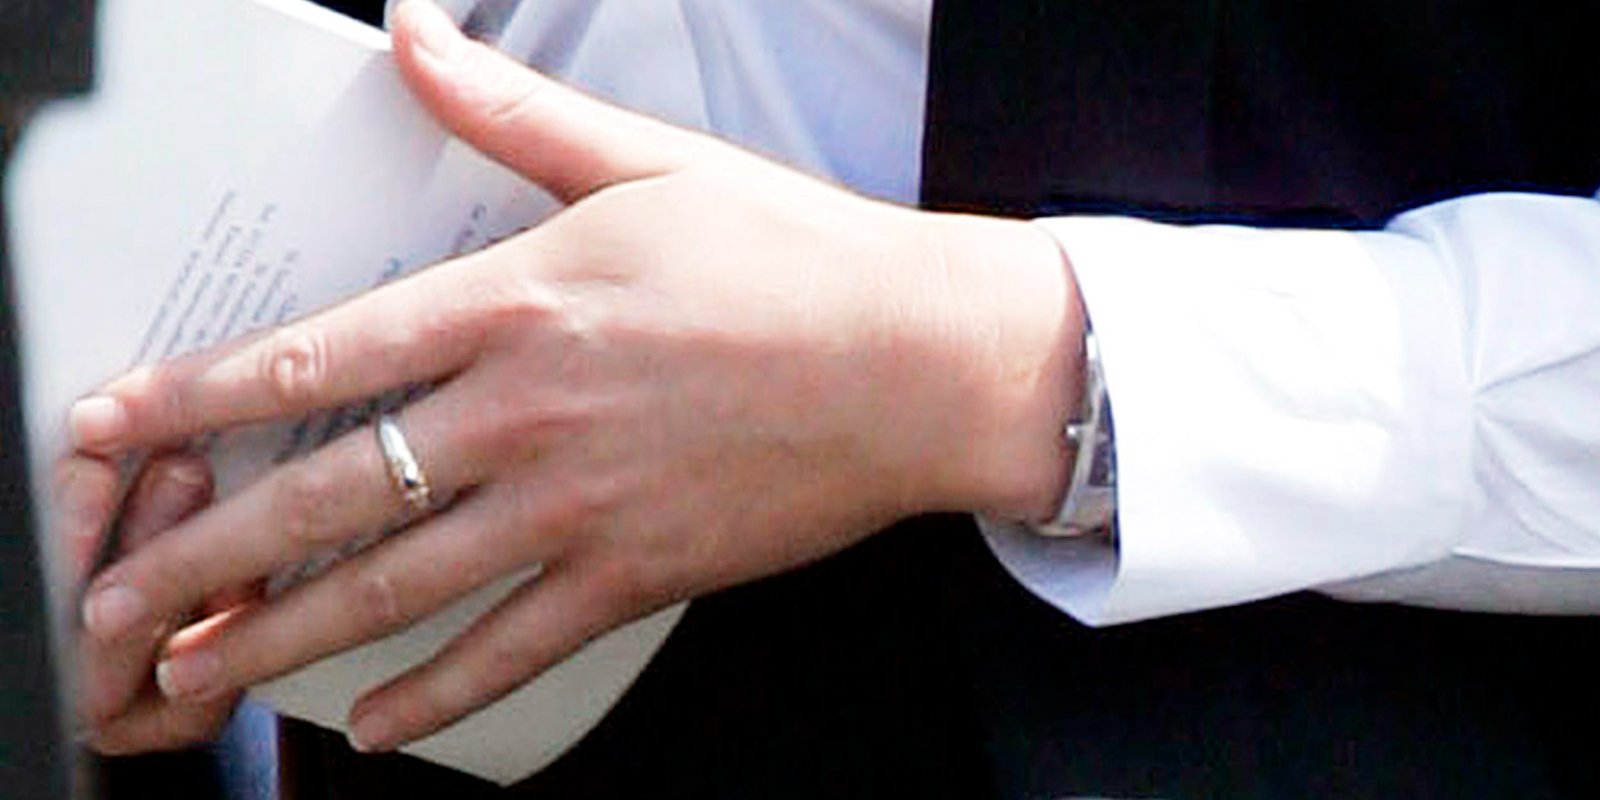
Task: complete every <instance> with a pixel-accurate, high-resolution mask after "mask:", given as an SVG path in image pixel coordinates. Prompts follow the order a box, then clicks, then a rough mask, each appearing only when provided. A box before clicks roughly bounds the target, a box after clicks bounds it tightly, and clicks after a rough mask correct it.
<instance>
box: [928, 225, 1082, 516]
mask: <svg viewBox="0 0 1600 800" xmlns="http://www.w3.org/2000/svg"><path fill="white" fill-rule="evenodd" d="M939 224H940V225H941V226H942V227H943V229H944V231H943V234H942V236H941V245H942V250H943V252H942V255H941V257H942V260H943V262H944V263H945V265H946V268H947V269H949V270H950V271H951V272H952V273H954V274H956V275H957V276H959V277H957V278H954V279H952V286H953V287H955V288H956V291H953V292H952V294H953V295H954V296H953V297H952V301H953V302H955V303H958V304H960V305H961V306H962V308H963V313H964V314H966V315H968V318H967V319H968V322H967V324H966V325H964V326H961V327H962V329H963V330H964V332H965V333H966V334H967V335H966V337H965V341H964V342H963V346H962V347H960V348H958V349H959V351H960V352H961V360H962V364H961V365H960V366H958V367H957V369H958V370H960V372H961V374H963V375H964V376H966V378H967V379H966V380H961V381H956V382H954V385H955V386H957V387H958V390H959V391H962V392H963V393H964V394H963V396H962V397H961V399H960V401H959V405H958V406H957V407H958V408H960V409H962V412H963V413H961V414H959V415H957V417H958V419H957V420H956V422H957V424H958V425H959V430H958V431H957V432H955V433H953V434H952V435H951V436H950V437H949V441H950V442H951V443H952V444H953V445H954V446H955V447H956V448H957V450H958V452H955V453H952V454H950V455H949V456H948V457H946V458H943V459H940V461H941V462H942V464H943V467H944V474H943V475H942V479H943V481H944V485H945V486H947V487H948V493H947V496H948V497H949V498H951V500H952V501H953V502H952V503H951V504H950V505H951V509H950V510H961V511H971V512H977V513H982V514H987V515H992V516H995V517H1000V518H1006V519H1016V520H1027V521H1039V520H1046V519H1050V518H1051V517H1053V516H1054V515H1055V514H1056V512H1057V511H1058V509H1059V507H1060V503H1061V498H1062V494H1063V493H1064V492H1065V489H1066V486H1067V484H1068V482H1069V477H1070V476H1069V472H1070V469H1071V465H1072V461H1073V455H1074V453H1073V448H1072V446H1071V445H1070V444H1069V442H1068V441H1067V440H1066V437H1065V436H1064V428H1065V425H1066V422H1067V421H1068V420H1069V419H1071V418H1073V415H1074V414H1075V412H1076V411H1077V409H1078V408H1079V406H1080V398H1081V395H1082V393H1083V386H1082V380H1083V358H1084V353H1083V333H1084V324H1085V314H1084V310H1083V306H1082V301H1081V299H1080V298H1079V296H1078V287H1077V282H1076V281H1075V280H1074V279H1073V276H1072V269H1071V263H1070V261H1069V260H1068V259H1067V257H1066V255H1065V253H1063V252H1062V250H1061V249H1060V247H1059V246H1058V245H1057V243H1056V241H1055V239H1054V238H1053V237H1051V236H1050V235H1049V234H1048V233H1047V232H1045V231H1044V230H1042V229H1041V228H1039V227H1037V226H1035V225H1032V224H1029V223H1026V222H1020V221H1015V220H996V219H983V218H977V217H962V216H947V217H943V218H941V219H940V220H939ZM968 282H970V283H968Z"/></svg>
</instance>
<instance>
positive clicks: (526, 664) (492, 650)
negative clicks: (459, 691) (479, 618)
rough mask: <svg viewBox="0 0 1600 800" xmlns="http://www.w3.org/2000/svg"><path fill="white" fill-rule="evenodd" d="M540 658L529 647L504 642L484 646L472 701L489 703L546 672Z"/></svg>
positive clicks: (525, 644)
mask: <svg viewBox="0 0 1600 800" xmlns="http://www.w3.org/2000/svg"><path fill="white" fill-rule="evenodd" d="M543 666H544V665H543V663H542V659H541V657H540V654H539V653H538V652H537V651H536V649H535V648H533V647H531V646H530V645H528V644H527V643H525V642H523V641H520V640H515V639H507V638H501V639H498V640H496V641H492V642H490V643H488V644H487V645H485V646H484V652H483V656H482V660H481V665H480V669H479V673H478V675H477V676H476V678H475V680H474V681H473V684H474V686H473V689H472V691H471V692H470V701H471V702H472V703H473V704H479V703H485V702H488V701H490V700H492V699H494V698H497V697H499V696H501V695H504V694H506V693H508V692H510V691H511V690H513V689H515V688H517V687H518V686H521V685H522V684H523V683H526V682H527V681H528V680H529V679H530V678H531V677H532V676H533V675H534V674H536V673H537V672H538V671H539V670H540V669H542V668H543Z"/></svg>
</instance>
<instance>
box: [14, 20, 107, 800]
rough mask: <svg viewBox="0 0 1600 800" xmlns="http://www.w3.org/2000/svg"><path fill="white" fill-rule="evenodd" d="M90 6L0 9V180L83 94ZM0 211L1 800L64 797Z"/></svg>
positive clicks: (64, 778) (64, 777) (63, 754)
mask: <svg viewBox="0 0 1600 800" xmlns="http://www.w3.org/2000/svg"><path fill="white" fill-rule="evenodd" d="M92 10H93V4H92V3H91V2H90V1H89V0H0V178H3V177H4V174H5V161H6V160H7V158H8V157H9V155H10V151H11V146H12V144H13V142H14V141H15V137H16V136H17V134H18V133H19V129H20V125H21V124H22V121H23V120H24V119H25V116H26V110H27V109H28V108H30V107H32V106H33V105H34V104H35V103H38V102H40V101H43V100H46V99H49V98H51V97H54V96H57V95H62V94H68V93H72V92H78V91H82V90H83V89H85V88H86V87H87V86H88V82H89V77H90V69H89V66H90V63H91V61H90V52H89V46H90V38H89V37H90V34H91V28H92V22H93V14H92V13H91V12H92ZM4 219H5V214H4V207H3V204H0V297H3V298H4V299H5V300H6V302H4V303H3V305H0V654H3V656H0V795H4V796H5V797H6V798H8V799H9V798H16V800H31V799H32V798H58V797H65V796H66V792H67V781H68V778H67V775H68V767H67V762H68V759H67V758H66V752H65V750H64V748H63V745H62V739H61V736H60V732H59V731H58V730H57V724H56V722H57V719H58V714H57V710H58V708H59V706H58V703H57V701H56V698H55V696H54V694H53V687H54V681H53V680H51V668H52V666H51V663H50V662H51V659H50V657H49V655H50V644H49V633H48V626H47V625H46V620H47V616H46V612H45V604H44V586H43V582H42V581H41V579H40V577H41V575H40V571H39V565H38V559H37V548H36V543H35V541H34V538H33V537H34V531H33V525H32V514H31V513H30V509H29V503H28V492H27V489H28V476H27V458H26V449H25V447H24V443H23V434H22V424H21V396H20V394H19V392H18V370H17V367H18V365H17V348H16V341H15V336H16V327H15V315H14V313H13V311H14V309H12V307H11V303H10V302H9V298H10V296H11V289H10V270H9V268H8V267H7V261H6V247H5V243H4Z"/></svg>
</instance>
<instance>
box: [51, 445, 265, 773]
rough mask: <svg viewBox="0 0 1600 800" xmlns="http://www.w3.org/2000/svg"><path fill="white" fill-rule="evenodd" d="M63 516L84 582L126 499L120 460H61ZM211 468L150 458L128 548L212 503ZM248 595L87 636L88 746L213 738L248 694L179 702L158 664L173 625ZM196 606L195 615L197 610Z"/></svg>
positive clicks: (123, 547)
mask: <svg viewBox="0 0 1600 800" xmlns="http://www.w3.org/2000/svg"><path fill="white" fill-rule="evenodd" d="M57 475H58V479H57V485H56V491H55V496H56V499H57V509H58V510H59V511H60V513H59V514H57V515H56V516H55V517H54V521H55V524H56V525H57V527H58V529H59V530H58V531H57V534H58V537H59V538H60V540H62V541H65V542H66V543H67V544H68V545H69V547H68V548H66V551H67V554H68V559H69V560H70V562H71V566H72V569H73V572H74V574H75V575H77V576H78V580H79V581H82V580H84V579H86V577H87V576H88V573H89V570H90V569H92V568H93V566H94V562H95V559H96V558H97V556H98V555H99V551H100V549H101V548H102V546H104V543H103V542H102V541H101V535H102V534H103V533H104V522H105V520H106V519H108V518H109V517H110V516H111V514H112V513H113V511H114V509H113V505H114V503H115V502H116V501H117V499H118V498H117V488H118V487H117V467H116V465H115V464H113V463H111V462H109V461H105V460H103V459H98V458H93V457H88V456H81V455H80V456H73V457H70V458H67V459H64V460H63V461H62V463H61V464H60V465H58V471H57ZM211 491H212V482H211V473H210V470H209V469H208V468H207V466H206V464H205V462H204V461H202V460H200V459H198V458H195V457H192V456H182V455H168V456H163V457H160V458H154V459H152V460H150V461H149V462H148V463H147V464H146V465H145V468H144V470H143V471H142V472H141V473H140V475H139V476H138V477H137V479H136V480H135V482H134V484H133V489H132V491H131V492H130V494H129V496H128V498H127V500H126V502H125V509H124V513H123V516H122V523H121V524H122V531H121V532H122V535H121V540H120V541H119V542H118V543H117V545H118V547H119V548H120V549H119V552H120V553H121V554H122V555H124V556H125V555H127V554H129V553H132V552H134V551H136V550H138V549H140V548H142V547H144V546H145V545H147V544H148V543H149V542H150V541H152V540H153V539H154V537H155V536H156V535H158V534H159V533H161V532H162V531H164V530H166V529H168V528H171V527H173V526H175V525H177V524H179V523H181V522H183V521H184V520H185V519H187V518H188V517H190V516H192V515H193V514H194V513H195V512H197V511H198V510H200V509H201V508H203V507H204V506H205V505H206V504H207V503H209V502H210V500H211ZM247 599H248V598H245V597H227V596H224V595H219V596H216V597H213V598H210V599H208V600H207V601H206V602H204V603H202V604H201V607H199V608H196V609H193V610H188V609H185V610H182V611H180V612H178V613H174V614H172V615H170V616H168V617H165V618H163V619H161V620H160V621H159V622H157V623H156V624H155V625H153V626H150V627H147V628H146V629H145V633H146V634H147V635H144V636H131V637H124V638H122V639H119V640H115V641H103V640H99V639H95V638H89V637H86V638H84V639H83V640H82V641H81V647H80V648H79V651H78V654H77V655H78V658H77V661H76V663H77V665H78V667H79V670H80V674H79V685H80V686H82V687H84V688H85V691H83V692H80V693H79V694H78V708H77V714H78V718H79V719H80V720H81V724H82V726H83V729H84V731H85V733H86V739H87V744H89V745H90V746H91V747H93V748H94V749H96V750H98V751H100V752H101V753H104V754H106V755H118V754H125V753H133V752H141V751H147V750H173V749H179V748H183V747H190V746H193V745H197V744H200V743H203V742H205V741H208V740H210V739H211V738H213V737H214V736H215V735H216V734H217V733H218V732H219V731H220V730H221V729H222V726H223V725H224V724H225V723H226V722H227V720H228V718H229V717H230V716H231V715H232V713H233V708H234V705H235V704H236V703H237V702H238V699H239V693H238V692H224V693H222V694H220V695H219V696H218V697H216V698H215V699H213V700H210V701H208V702H205V703H198V704H191V703H174V702H172V701H170V700H168V699H167V698H165V697H163V696H162V695H161V693H160V692H159V691H158V690H157V688H156V684H155V681H153V680H152V679H151V678H152V676H153V675H154V670H153V667H154V665H155V660H156V657H157V656H158V655H159V653H160V651H161V648H162V646H163V645H164V640H165V638H166V633H168V632H171V631H174V630H177V628H178V626H179V625H180V624H182V623H183V622H184V621H185V620H186V619H188V618H190V617H192V616H194V615H195V614H201V613H203V614H208V615H216V614H222V613H225V612H226V611H227V610H228V609H230V608H232V607H234V606H236V605H238V604H240V603H242V602H244V601H245V600H247ZM191 611H192V612H193V613H190V612H191Z"/></svg>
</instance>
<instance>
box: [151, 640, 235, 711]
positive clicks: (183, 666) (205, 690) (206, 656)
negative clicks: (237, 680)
mask: <svg viewBox="0 0 1600 800" xmlns="http://www.w3.org/2000/svg"><path fill="white" fill-rule="evenodd" d="M221 681H222V659H220V658H218V657H217V654H216V653H209V652H204V651H202V652H198V653H185V654H183V655H181V656H178V657H176V658H169V659H167V660H166V661H163V662H161V663H160V664H158V665H156V685H157V686H159V687H161V693H162V694H164V695H166V696H167V697H169V698H171V699H173V700H206V699H209V698H211V697H212V696H213V695H215V694H217V692H218V689H219V688H220V686H219V684H220V683H221Z"/></svg>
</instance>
